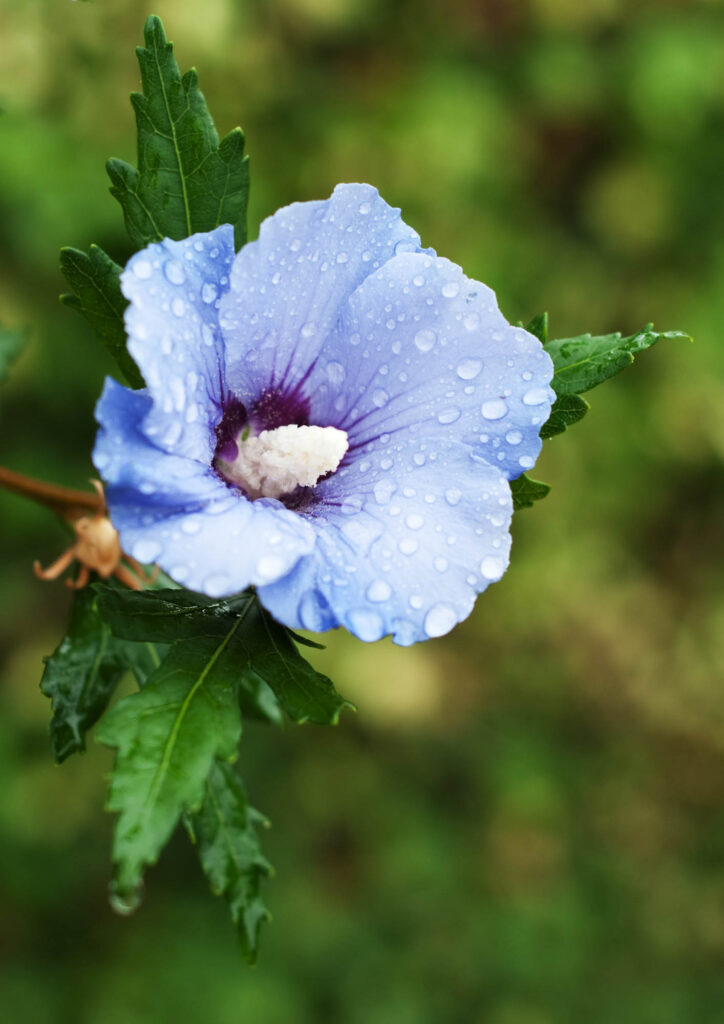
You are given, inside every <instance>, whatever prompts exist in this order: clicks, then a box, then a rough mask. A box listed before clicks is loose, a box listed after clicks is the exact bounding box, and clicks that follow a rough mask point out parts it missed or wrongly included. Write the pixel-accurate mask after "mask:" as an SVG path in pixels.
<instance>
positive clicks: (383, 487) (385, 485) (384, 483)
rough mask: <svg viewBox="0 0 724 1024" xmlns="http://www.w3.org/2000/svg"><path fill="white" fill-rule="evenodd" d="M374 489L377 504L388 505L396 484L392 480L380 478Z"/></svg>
mask: <svg viewBox="0 0 724 1024" xmlns="http://www.w3.org/2000/svg"><path fill="white" fill-rule="evenodd" d="M373 491H374V495H375V501H376V502H377V504H378V505H386V504H387V502H388V501H389V500H390V498H391V497H392V495H393V493H394V491H395V485H394V483H393V482H392V481H391V480H378V481H377V483H376V484H375V486H374V487H373Z"/></svg>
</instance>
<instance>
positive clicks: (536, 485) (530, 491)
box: [510, 473, 551, 512]
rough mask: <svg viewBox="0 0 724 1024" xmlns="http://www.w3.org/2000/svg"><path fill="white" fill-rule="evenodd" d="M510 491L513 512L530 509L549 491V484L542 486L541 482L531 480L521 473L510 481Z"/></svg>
mask: <svg viewBox="0 0 724 1024" xmlns="http://www.w3.org/2000/svg"><path fill="white" fill-rule="evenodd" d="M510 489H511V491H512V493H513V511H514V512H517V511H518V510H519V509H521V508H531V507H532V505H533V503H534V502H536V501H540V500H541V499H542V498H545V496H546V495H547V494H548V492H549V491H550V489H551V488H550V484H544V483H543V482H542V481H541V480H532V479H531V478H530V477H529V476H526V475H525V473H523V474H522V475H521V476H519V477H518V478H517V479H516V480H511V481H510Z"/></svg>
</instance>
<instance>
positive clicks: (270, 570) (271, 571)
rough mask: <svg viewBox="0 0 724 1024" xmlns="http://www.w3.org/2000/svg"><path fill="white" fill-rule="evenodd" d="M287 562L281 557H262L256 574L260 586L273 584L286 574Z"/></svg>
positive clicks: (257, 565) (257, 564)
mask: <svg viewBox="0 0 724 1024" xmlns="http://www.w3.org/2000/svg"><path fill="white" fill-rule="evenodd" d="M285 568H286V562H285V561H284V559H283V558H281V557H280V556H279V555H262V556H261V558H260V559H259V561H258V562H257V563H256V574H257V576H258V577H259V582H260V584H264V583H273V582H274V581H275V580H278V579H279V577H280V576H282V575H283V574H284V570H285Z"/></svg>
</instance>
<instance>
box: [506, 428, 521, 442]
mask: <svg viewBox="0 0 724 1024" xmlns="http://www.w3.org/2000/svg"><path fill="white" fill-rule="evenodd" d="M505 440H506V441H507V442H508V444H520V442H521V441H522V440H523V435H522V434H521V432H520V431H519V430H509V431H508V433H507V434H506V435H505Z"/></svg>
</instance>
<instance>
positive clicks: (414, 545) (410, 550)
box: [397, 537, 420, 555]
mask: <svg viewBox="0 0 724 1024" xmlns="http://www.w3.org/2000/svg"><path fill="white" fill-rule="evenodd" d="M397 546H398V548H399V549H400V551H401V552H402V554H403V555H414V554H415V552H416V551H417V549H418V548H419V546H420V545H419V544H418V542H417V541H416V540H415V538H414V537H403V538H402V540H401V541H400V543H399V544H398V545H397Z"/></svg>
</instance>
